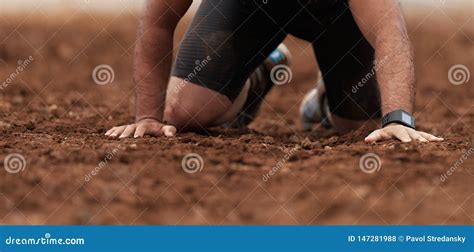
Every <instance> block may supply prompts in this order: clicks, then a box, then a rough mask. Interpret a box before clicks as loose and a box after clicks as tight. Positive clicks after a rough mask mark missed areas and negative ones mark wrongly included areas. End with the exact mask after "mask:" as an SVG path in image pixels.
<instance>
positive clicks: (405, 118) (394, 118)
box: [382, 109, 415, 129]
mask: <svg viewBox="0 0 474 252" xmlns="http://www.w3.org/2000/svg"><path fill="white" fill-rule="evenodd" d="M390 123H398V124H401V125H404V126H407V127H410V128H412V129H415V117H413V115H412V114H410V113H408V112H406V111H404V110H401V109H399V110H395V111H392V112H390V113H388V114H386V115H385V116H384V117H383V119H382V128H384V127H385V126H387V125H388V124H390Z"/></svg>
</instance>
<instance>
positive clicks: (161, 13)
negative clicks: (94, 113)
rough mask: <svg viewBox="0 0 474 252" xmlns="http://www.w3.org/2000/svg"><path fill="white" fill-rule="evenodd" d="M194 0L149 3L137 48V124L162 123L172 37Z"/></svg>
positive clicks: (157, 0)
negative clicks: (156, 121)
mask: <svg viewBox="0 0 474 252" xmlns="http://www.w3.org/2000/svg"><path fill="white" fill-rule="evenodd" d="M191 3H192V0H148V1H147V2H146V8H145V12H144V14H143V16H142V19H141V22H140V29H139V33H138V39H137V44H136V48H135V62H134V79H135V83H136V114H135V119H136V121H140V120H142V119H145V118H153V119H156V120H158V121H161V120H162V117H163V107H164V102H165V95H166V88H167V84H168V79H169V75H170V72H171V64H172V54H173V35H174V31H175V28H176V25H177V24H178V22H179V20H180V19H181V17H182V16H183V15H184V14H185V13H186V11H187V10H188V8H189V6H190V5H191Z"/></svg>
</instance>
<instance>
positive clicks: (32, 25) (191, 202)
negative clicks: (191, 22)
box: [0, 8, 474, 224]
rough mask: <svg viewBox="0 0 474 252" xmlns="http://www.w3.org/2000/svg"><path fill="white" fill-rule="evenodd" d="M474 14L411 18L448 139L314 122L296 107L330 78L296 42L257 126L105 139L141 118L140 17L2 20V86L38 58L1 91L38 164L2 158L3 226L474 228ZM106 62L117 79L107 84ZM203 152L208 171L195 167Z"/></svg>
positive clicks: (422, 84) (431, 12) (19, 140)
mask: <svg viewBox="0 0 474 252" xmlns="http://www.w3.org/2000/svg"><path fill="white" fill-rule="evenodd" d="M472 15H473V13H472V9H471V10H469V9H468V8H466V9H464V10H451V11H448V10H446V9H438V8H434V9H425V10H424V11H410V12H407V20H408V26H409V32H410V37H411V39H412V40H413V43H414V47H415V51H416V67H417V69H416V73H417V79H418V87H417V103H416V107H417V112H416V117H417V120H418V124H419V128H421V129H422V130H425V131H428V132H432V133H435V134H437V135H440V136H442V137H444V138H445V139H446V141H444V142H442V143H436V144H435V143H432V144H422V143H407V144H402V143H399V142H396V141H389V142H383V143H377V144H373V145H367V144H365V143H364V142H363V138H364V137H365V136H366V135H367V133H368V132H364V131H357V132H352V133H350V134H347V135H343V136H336V135H334V134H332V133H331V132H327V131H325V130H322V129H320V128H318V129H316V130H315V131H314V132H312V133H310V134H308V133H305V132H303V131H302V130H301V128H300V125H299V120H298V107H299V103H300V101H301V99H302V97H303V95H304V94H305V92H306V91H307V90H308V89H309V88H310V87H311V86H312V85H314V84H315V82H316V78H317V74H316V71H315V69H316V62H315V60H314V57H313V52H312V49H311V47H310V46H309V45H308V44H307V43H305V42H303V41H300V40H296V39H294V38H289V39H288V40H287V44H288V45H289V47H290V48H291V50H292V52H293V54H294V56H295V66H294V68H293V81H292V82H291V83H289V84H287V85H283V86H278V87H277V88H275V89H274V90H273V91H272V92H271V93H270V94H269V96H268V99H267V100H266V102H265V104H264V106H263V109H262V111H261V114H260V116H259V118H258V119H257V120H256V121H255V122H254V123H252V125H251V129H250V130H249V131H247V132H238V131H233V130H225V129H222V128H212V129H209V130H203V131H202V132H198V133H184V134H179V135H178V136H177V137H175V138H173V139H163V138H150V137H148V138H145V139H138V140H135V139H127V140H123V141H119V140H110V139H106V138H104V137H103V134H104V133H105V131H106V130H107V129H108V128H110V127H111V126H115V125H117V124H119V123H127V122H131V121H132V120H133V105H132V102H133V97H134V95H133V82H132V69H131V62H132V56H133V44H134V39H135V34H136V26H137V17H136V16H135V14H133V13H128V12H126V11H125V12H123V13H117V14H110V15H109V16H96V15H91V14H87V13H80V12H74V13H70V14H67V15H63V16H58V15H56V14H55V15H52V14H48V13H43V12H36V13H35V14H33V15H16V16H13V15H10V16H9V15H2V17H1V18H0V41H1V43H0V81H1V82H3V81H5V80H7V78H9V76H11V74H12V73H14V72H16V69H18V66H19V65H18V64H20V65H25V62H29V64H28V65H27V66H25V67H24V69H23V70H21V71H19V74H18V75H16V76H15V78H13V80H9V81H8V82H9V84H8V85H6V86H5V85H4V86H2V90H1V92H0V97H1V99H0V159H1V160H2V161H3V160H4V158H6V157H7V155H9V154H12V153H18V154H21V155H22V156H23V157H24V158H25V160H26V165H25V166H24V167H22V168H24V170H23V171H20V172H18V173H9V172H7V171H6V170H4V169H3V166H4V165H5V164H6V161H3V164H1V165H2V167H0V168H2V169H1V171H0V223H2V224H473V218H474V211H473V210H474V209H473V206H474V205H473V204H474V199H473V192H474V187H473V175H474V169H473V168H474V166H473V163H474V162H473V157H472V156H471V155H470V153H471V152H469V149H470V148H473V147H474V146H473V128H472V126H473V125H474V110H473V97H474V88H473V80H474V77H472V76H469V77H470V78H469V80H468V81H467V82H466V83H461V84H460V85H453V84H452V83H451V82H450V80H449V78H448V73H449V70H450V69H451V67H453V66H455V65H459V64H461V65H464V66H465V67H467V68H468V70H470V72H468V73H471V72H473V71H474V44H473V41H474V19H473V17H472ZM185 23H186V22H185ZM181 30H182V28H181ZM30 56H31V57H32V58H31V59H32V60H31V59H30V60H29V61H28V58H29V57H30ZM19 60H21V62H19ZM101 64H107V65H110V66H111V67H112V68H113V71H114V80H113V82H112V83H110V84H107V85H97V84H95V83H94V81H93V78H92V72H93V70H94V68H95V67H96V66H98V65H101ZM473 74H474V72H473ZM295 147H296V149H295ZM190 153H195V154H198V155H200V156H201V157H202V160H203V167H201V168H202V170H201V171H197V172H196V173H192V174H191V173H187V172H185V171H184V170H183V168H182V159H183V157H184V156H185V155H187V154H190ZM368 153H374V154H376V155H378V156H379V157H380V160H381V166H380V170H379V171H376V172H374V173H372V174H368V173H365V172H363V171H362V170H361V169H360V166H359V160H360V159H361V158H362V156H364V155H365V154H368ZM292 154H294V155H292ZM101 162H102V164H101ZM273 167H277V168H279V170H278V171H277V172H276V173H275V174H274V175H273V176H270V177H269V178H268V179H263V176H264V174H268V173H269V172H270V170H271V169H272V168H273ZM451 167H453V168H454V169H452V170H453V172H451V174H450V175H448V176H446V177H444V179H442V180H441V179H440V177H441V176H442V175H443V174H447V172H448V170H449V169H450V168H451ZM93 171H98V173H96V174H95V175H93V174H92V173H93ZM91 174H92V175H91ZM86 177H87V178H86ZM86 180H87V181H86Z"/></svg>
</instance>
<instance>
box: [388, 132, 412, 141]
mask: <svg viewBox="0 0 474 252" xmlns="http://www.w3.org/2000/svg"><path fill="white" fill-rule="evenodd" d="M390 134H391V135H392V136H393V137H396V138H397V139H398V140H400V141H402V142H404V143H409V142H411V137H410V135H409V134H408V132H407V131H406V129H399V130H394V131H392V132H391V133H390Z"/></svg>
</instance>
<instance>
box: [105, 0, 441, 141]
mask: <svg viewBox="0 0 474 252" xmlns="http://www.w3.org/2000/svg"><path fill="white" fill-rule="evenodd" d="M191 3H192V1H191V0H155V1H151V0H150V1H148V3H147V7H146V10H145V14H144V16H143V18H142V23H141V26H140V34H139V39H138V43H137V48H136V57H135V79H136V99H137V100H136V122H135V123H133V124H130V125H124V126H119V127H114V128H112V129H110V130H109V131H108V132H107V133H106V135H107V136H110V137H120V138H125V137H130V136H134V137H142V136H144V135H153V136H161V135H164V136H167V137H171V136H174V135H175V134H176V128H178V129H180V130H186V129H193V128H199V127H209V126H214V125H221V124H225V123H227V124H229V123H230V124H231V125H233V126H238V127H240V126H242V125H241V123H240V124H239V123H237V124H235V122H236V121H237V122H242V123H244V124H246V123H249V121H251V119H252V118H253V117H254V111H255V109H256V108H257V109H258V105H259V103H260V102H261V98H262V97H263V96H264V95H265V94H266V93H267V92H268V90H269V89H270V87H271V86H272V84H273V83H272V82H271V81H268V78H253V79H254V81H251V80H252V76H258V75H259V76H263V75H265V76H268V72H269V70H270V69H269V65H268V64H265V59H267V58H268V57H269V56H270V54H271V53H272V52H273V51H274V50H275V48H277V47H278V45H280V44H281V42H282V41H283V40H284V39H285V37H286V36H287V35H288V34H292V35H294V36H296V37H299V38H302V39H304V40H307V41H309V42H311V43H313V47H314V51H315V54H316V57H317V60H318V64H319V66H320V70H321V72H322V76H323V79H324V83H323V82H321V83H320V85H318V87H317V88H316V89H315V90H312V91H311V92H310V93H309V94H308V95H307V97H306V98H305V100H304V102H303V105H302V109H301V112H302V115H301V116H302V122H303V126H304V127H305V128H307V129H308V128H310V126H311V125H312V123H319V122H323V123H324V125H325V126H326V127H333V128H334V129H336V130H337V131H338V132H340V133H344V132H347V131H349V130H351V129H356V128H358V127H360V126H361V125H363V124H366V123H368V122H370V121H373V120H374V119H375V120H376V119H380V117H381V116H384V124H383V127H381V128H380V129H378V130H375V131H374V132H372V133H371V134H370V135H369V136H367V137H366V139H365V140H366V141H367V142H375V141H379V140H386V139H392V138H394V139H399V140H401V141H403V142H409V141H412V140H419V141H423V142H426V141H441V140H443V139H441V138H438V137H435V136H433V135H430V134H428V133H425V132H421V131H417V130H415V124H414V118H413V116H412V115H411V113H412V111H413V106H414V99H415V94H414V85H415V77H414V65H413V55H412V51H411V47H410V43H409V40H408V36H407V32H406V28H405V23H404V20H403V17H402V13H401V10H400V7H399V5H398V3H397V1H396V0H295V1H276V0H273V1H272V0H203V1H202V3H201V5H200V7H199V9H198V11H197V13H196V15H195V17H194V19H193V22H192V24H191V26H190V27H189V29H188V31H187V33H186V35H185V38H184V40H183V41H182V43H181V45H180V48H179V51H178V54H177V58H176V62H175V64H174V66H173V68H172V63H171V62H172V49H173V32H174V30H175V28H176V25H177V23H178V21H179V20H180V18H181V17H182V16H183V15H184V13H185V12H186V11H187V9H188V8H189V6H190V5H191ZM276 54H279V55H281V54H283V55H287V53H286V52H285V51H284V48H281V49H280V50H277V51H276ZM204 61H206V64H205V66H204V64H201V63H202V62H204ZM268 61H272V59H271V57H270V59H267V62H268ZM196 65H199V68H197V67H196ZM201 65H202V66H201ZM270 66H271V65H270ZM273 66H274V65H273ZM197 70H198V71H197ZM259 70H260V71H259ZM170 72H171V78H169V74H170ZM258 72H260V74H258ZM375 72H376V73H377V76H376V78H375V76H371V75H370V73H375ZM252 73H253V74H252ZM251 75H252V76H251ZM249 77H250V81H246V80H247V79H248V78H249ZM255 80H256V81H255ZM249 114H250V116H248V115H249ZM246 116H247V120H245V119H243V120H241V119H240V118H245V117H246ZM249 118H250V119H249Z"/></svg>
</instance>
